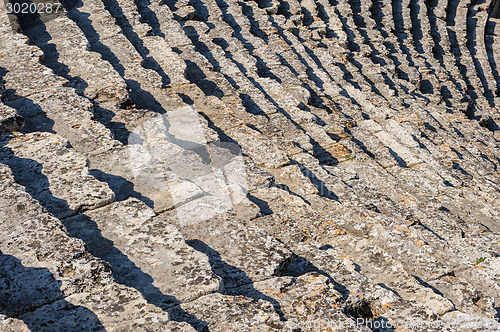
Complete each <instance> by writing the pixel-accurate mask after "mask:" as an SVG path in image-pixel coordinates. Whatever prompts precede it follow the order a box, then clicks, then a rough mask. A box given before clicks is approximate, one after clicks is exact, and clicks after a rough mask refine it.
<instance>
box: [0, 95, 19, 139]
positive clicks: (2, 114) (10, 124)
mask: <svg viewBox="0 0 500 332" xmlns="http://www.w3.org/2000/svg"><path fill="white" fill-rule="evenodd" d="M23 125H24V120H23V118H22V117H21V116H20V115H19V113H18V112H17V111H16V110H15V109H14V108H12V107H9V106H7V105H5V104H3V103H2V102H0V133H4V132H15V131H21V130H22V129H23Z"/></svg>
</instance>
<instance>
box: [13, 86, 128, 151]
mask: <svg viewBox="0 0 500 332" xmlns="http://www.w3.org/2000/svg"><path fill="white" fill-rule="evenodd" d="M23 79H26V80H27V78H23ZM8 83H9V84H10V81H8ZM6 103H7V104H8V105H9V106H11V107H14V108H15V109H17V110H18V112H19V114H20V115H22V116H23V117H24V119H25V127H24V131H25V132H28V133H29V132H36V131H46V132H52V133H54V132H55V133H57V134H58V135H61V136H63V137H64V138H65V139H67V140H68V141H70V143H71V145H72V146H73V147H74V148H75V149H76V150H77V151H78V152H80V153H84V154H85V155H92V154H100V153H102V152H104V151H107V150H109V149H111V148H113V147H115V146H119V142H118V141H116V140H114V139H113V136H112V134H111V132H110V130H109V129H108V128H106V127H104V125H102V124H101V123H99V122H97V121H96V120H95V119H94V114H93V112H94V109H93V105H92V103H91V102H90V101H89V100H87V99H85V98H84V97H81V96H78V95H77V94H76V93H75V90H74V89H72V88H54V89H51V90H48V91H42V92H39V93H35V94H32V95H31V96H29V98H26V97H22V96H20V95H15V96H12V99H9V100H7V101H6Z"/></svg>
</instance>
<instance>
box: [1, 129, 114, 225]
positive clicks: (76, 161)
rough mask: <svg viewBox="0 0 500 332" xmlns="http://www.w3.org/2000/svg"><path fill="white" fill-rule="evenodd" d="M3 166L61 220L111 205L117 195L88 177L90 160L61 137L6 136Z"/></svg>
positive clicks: (34, 134) (3, 141) (47, 135)
mask: <svg viewBox="0 0 500 332" xmlns="http://www.w3.org/2000/svg"><path fill="white" fill-rule="evenodd" d="M0 151H1V152H2V153H1V156H0V160H1V162H2V163H4V164H7V165H9V167H11V169H12V171H13V173H14V176H15V178H16V182H18V183H19V184H21V185H23V186H25V187H26V190H27V191H28V192H29V193H30V194H31V195H32V196H33V197H34V198H36V199H37V200H39V201H40V204H42V205H43V206H44V207H45V208H46V209H47V210H48V211H49V212H50V213H52V214H53V215H54V216H56V217H58V218H64V217H68V216H71V215H74V214H76V213H78V212H80V211H84V210H88V209H95V208H98V207H101V206H104V205H106V204H109V203H111V202H112V201H114V199H115V194H114V193H113V192H112V191H111V190H110V189H109V187H108V185H107V184H105V183H102V182H99V181H97V180H96V179H95V178H94V177H93V176H91V175H90V174H89V170H88V168H87V163H88V162H87V159H85V158H84V157H83V156H82V155H80V154H78V153H77V152H75V151H74V150H73V149H71V148H70V145H69V142H68V141H67V140H65V139H64V138H62V137H61V136H58V135H55V134H50V133H32V134H27V135H18V136H14V137H6V138H4V139H3V140H2V147H1V148H0Z"/></svg>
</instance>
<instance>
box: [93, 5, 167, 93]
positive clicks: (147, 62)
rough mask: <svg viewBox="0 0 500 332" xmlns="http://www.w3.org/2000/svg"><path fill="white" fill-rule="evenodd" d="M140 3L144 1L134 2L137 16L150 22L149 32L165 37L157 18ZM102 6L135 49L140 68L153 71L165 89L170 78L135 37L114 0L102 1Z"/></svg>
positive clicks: (142, 43)
mask: <svg viewBox="0 0 500 332" xmlns="http://www.w3.org/2000/svg"><path fill="white" fill-rule="evenodd" d="M142 2H144V1H137V0H135V4H136V6H137V9H138V12H139V14H141V18H142V17H146V16H147V17H148V22H152V23H151V24H150V26H151V28H152V31H151V32H152V33H154V34H157V35H160V36H161V37H163V38H164V37H165V35H164V34H163V33H162V32H161V31H160V25H159V23H158V18H156V15H155V14H154V12H152V11H151V10H149V9H148V7H147V4H145V3H142ZM148 2H149V1H148ZM103 4H104V8H105V9H106V10H107V11H108V12H109V13H110V14H111V16H113V18H114V19H115V22H116V24H117V25H118V26H119V27H120V29H121V33H123V35H124V36H125V37H126V38H127V40H128V41H129V42H130V44H131V45H132V46H133V47H134V48H135V50H136V51H137V53H139V55H140V56H141V58H142V62H141V66H142V67H144V68H146V69H151V70H154V71H155V72H156V73H157V74H158V75H159V76H160V77H161V80H162V84H163V87H166V86H167V85H168V84H170V78H169V77H168V75H167V74H166V73H165V71H164V70H163V68H162V67H161V66H160V64H159V63H158V62H157V61H156V59H155V58H154V57H152V56H151V55H150V51H149V50H148V48H147V47H146V45H144V42H143V40H142V38H141V37H139V35H137V33H136V32H135V31H134V28H133V27H132V25H131V24H130V22H129V20H128V19H127V17H126V16H125V14H124V13H123V10H122V9H121V7H120V5H119V4H118V2H117V1H116V0H106V1H103Z"/></svg>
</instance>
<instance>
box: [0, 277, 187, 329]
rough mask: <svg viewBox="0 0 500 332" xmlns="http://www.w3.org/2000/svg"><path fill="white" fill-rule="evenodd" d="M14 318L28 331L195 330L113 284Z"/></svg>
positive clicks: (131, 290)
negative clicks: (26, 327)
mask: <svg viewBox="0 0 500 332" xmlns="http://www.w3.org/2000/svg"><path fill="white" fill-rule="evenodd" d="M18 319H20V320H23V322H24V324H26V325H27V326H28V327H29V329H30V330H32V331H33V330H35V331H47V332H49V331H54V330H68V329H72V330H89V331H90V330H91V331H150V330H151V329H154V330H155V331H196V330H195V329H194V328H193V327H192V326H191V324H189V323H186V322H182V321H181V322H178V321H175V319H171V318H170V315H169V314H168V313H167V312H165V311H162V310H161V309H159V308H157V307H155V306H154V305H152V304H149V303H147V301H146V300H145V299H144V298H143V297H142V296H141V294H140V293H139V292H138V291H136V290H134V289H132V288H129V287H125V286H122V285H117V284H111V285H109V286H106V287H102V288H101V289H99V290H98V291H95V292H92V293H86V292H85V293H79V294H74V295H71V296H68V297H67V298H65V299H63V300H60V301H57V302H54V303H52V304H50V305H45V306H43V307H41V308H39V309H37V310H35V311H32V312H29V313H26V314H24V315H22V316H20V317H18ZM0 327H1V323H0Z"/></svg>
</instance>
